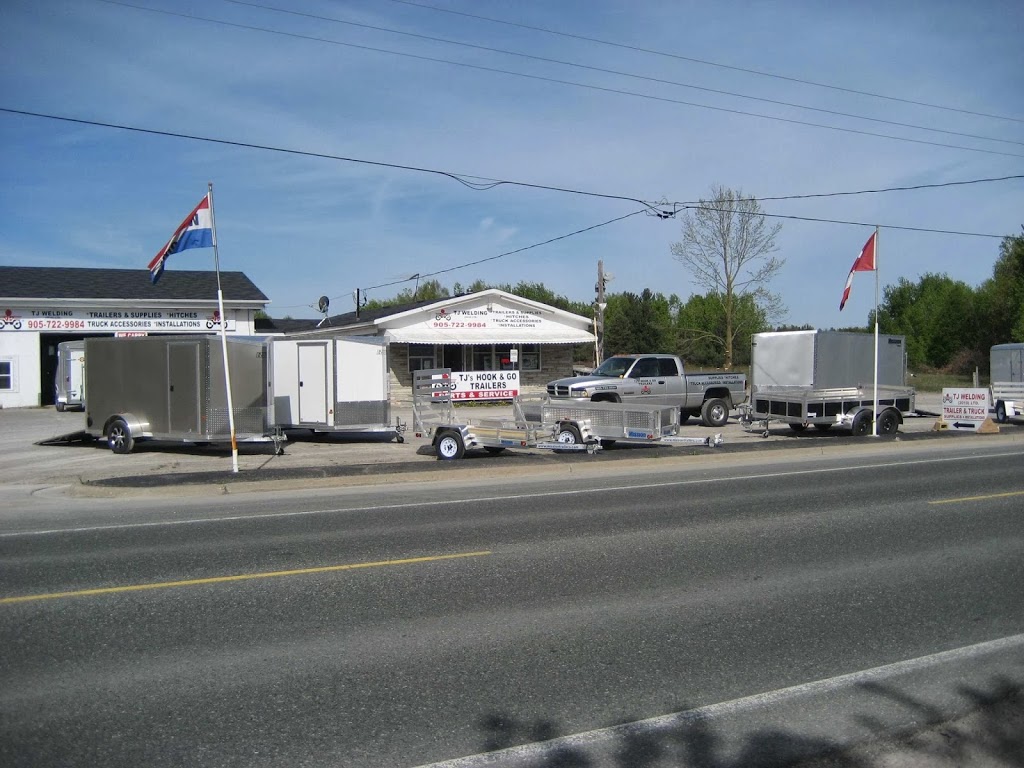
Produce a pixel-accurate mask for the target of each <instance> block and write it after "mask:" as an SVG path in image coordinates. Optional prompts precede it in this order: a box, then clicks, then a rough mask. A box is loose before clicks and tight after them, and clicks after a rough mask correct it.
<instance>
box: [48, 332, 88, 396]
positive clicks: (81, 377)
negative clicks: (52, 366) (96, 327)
mask: <svg viewBox="0 0 1024 768" xmlns="http://www.w3.org/2000/svg"><path fill="white" fill-rule="evenodd" d="M53 385H54V389H55V390H56V395H55V398H54V401H53V402H54V407H55V408H56V409H57V410H58V411H65V410H67V409H68V408H80V409H81V408H85V339H76V340H75V341H62V342H61V343H60V344H58V345H57V373H56V375H55V376H54V380H53Z"/></svg>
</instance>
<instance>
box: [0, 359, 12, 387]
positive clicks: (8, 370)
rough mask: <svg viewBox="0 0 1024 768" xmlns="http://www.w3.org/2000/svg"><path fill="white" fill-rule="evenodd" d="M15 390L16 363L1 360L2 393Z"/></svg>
mask: <svg viewBox="0 0 1024 768" xmlns="http://www.w3.org/2000/svg"><path fill="white" fill-rule="evenodd" d="M13 390H14V361H13V360H0V391H4V392H12V391H13Z"/></svg>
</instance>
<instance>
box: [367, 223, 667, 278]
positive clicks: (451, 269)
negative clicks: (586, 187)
mask: <svg viewBox="0 0 1024 768" xmlns="http://www.w3.org/2000/svg"><path fill="white" fill-rule="evenodd" d="M647 212H648V211H647V209H646V208H641V209H640V210H639V211H633V212H632V213H627V214H626V215H625V216H617V217H616V218H614V219H609V220H608V221H602V222H601V223H600V224H594V225H593V226H590V227H584V228H583V229H577V230H576V231H575V232H569V233H568V234H565V235H559V236H558V237H552V238H549V239H547V240H544V241H542V242H539V243H534V244H533V245H527V246H524V247H522V248H516V249H515V250H514V251H505V253H499V254H498V255H497V256H488V257H487V258H484V259H477V260H476V261H470V262H467V263H465V264H459V265H457V266H454V267H447V268H445V269H439V270H437V271H436V272H427V273H421V274H418V275H416V276H415V278H416V279H423V278H425V277H435V276H437V275H443V274H446V273H448V272H454V271H455V270H457V269H465V268H466V267H475V266H476V265H477V264H483V263H485V262H488V261H495V260H496V259H503V258H505V257H506V256H514V255H515V254H517V253H522V252H523V251H529V250H532V249H534V248H540V247H541V246H544V245H550V244H551V243H557V242H558V241H559V240H565V239H567V238H570V237H575V236H576V235H582V234H583V233H584V232H590V231H591V230H594V229H598V228H600V227H606V226H608V225H609V224H614V223H616V222H618V221H623V220H624V219H628V218H630V217H632V216H636V215H638V214H641V213H647ZM412 279H413V278H412V277H405V278H402V279H401V280H393V281H392V282H390V283H381V284H380V285H372V286H370V287H369V288H364V289H363V290H366V291H372V290H374V289H376V288H387V287H389V286H392V285H398V284H399V283H407V282H409V281H410V280H412Z"/></svg>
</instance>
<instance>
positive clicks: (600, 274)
mask: <svg viewBox="0 0 1024 768" xmlns="http://www.w3.org/2000/svg"><path fill="white" fill-rule="evenodd" d="M611 279H612V276H611V275H605V273H604V261H601V260H598V262H597V285H595V286H594V290H595V291H597V301H595V302H594V326H595V333H596V336H597V344H596V346H595V352H596V357H597V360H596V361H595V363H594V365H600V364H601V361H603V360H604V310H605V307H607V306H608V302H606V301H605V300H604V288H605V285H606V284H607V283H608V281H609V280H611Z"/></svg>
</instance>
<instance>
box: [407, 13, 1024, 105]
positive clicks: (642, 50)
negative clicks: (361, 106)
mask: <svg viewBox="0 0 1024 768" xmlns="http://www.w3.org/2000/svg"><path fill="white" fill-rule="evenodd" d="M390 2H393V3H399V4H401V5H409V6H414V7H416V8H424V9H426V10H429V11H437V12H439V13H449V14H452V15H454V16H464V17H466V18H470V19H478V20H480V21H489V22H492V23H494V24H505V25H506V26H510V27H518V28H519V29H528V30H531V31H533V32H544V33H545V34H549V35H557V36H559V37H566V38H570V39H573V40H582V41H584V42H588V43H598V44H599V45H607V46H611V47H613V48H622V49H624V50H627V51H636V52H637V53H649V54H651V55H653V56H663V57H665V58H669V59H677V60H679V61H689V62H692V63H694V64H704V65H706V66H709V67H718V68H720V69H729V70H732V71H733V72H744V73H746V74H748V75H758V76H759V77H770V78H774V79H776V80H785V81H787V82H790V83H799V84H801V85H813V86H814V87H816V88H828V89H830V90H834V91H842V92H844V93H853V94H856V95H858V96H870V97H872V98H875V99H885V100H887V101H897V102H900V103H902V104H913V105H914V106H918V107H928V108H930V109H941V110H945V111H947V112H959V113H961V114H964V115H974V116H976V117H988V118H992V119H994V120H1010V121H1012V122H1016V123H1024V118H1019V117H1009V116H1007V115H994V114H991V113H988V112H975V111H973V110H970V109H962V108H959V107H950V106H945V105H942V104H931V103H929V102H926V101H915V100H913V99H905V98H900V97H898V96H887V95H885V94H881V93H873V92H871V91H860V90H857V89H855V88H844V87H843V86H840V85H832V84H830V83H820V82H817V81H814V80H806V79H803V78H799V77H789V76H786V75H779V74H775V73H774V72H764V71H762V70H759V69H748V68H746V67H737V66H733V65H731V64H722V63H720V62H716V61H708V60H707V59H697V58H694V57H692V56H682V55H680V54H677V53H668V52H666V51H658V50H654V49H652V48H643V47H640V46H636V45H627V44H624V43H615V42H612V41H610V40H601V39H600V38H596V37H587V36H585V35H576V34H572V33H570V32H560V31H558V30H554V29H547V28H545V27H535V26H531V25H529V24H520V23H517V22H514V21H506V20H504V19H495V18H492V17H490V16H480V15H478V14H474V13H466V12H464V11H454V10H451V9H450V8H438V7H436V6H433V5H428V4H426V3H419V2H413V0H390Z"/></svg>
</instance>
